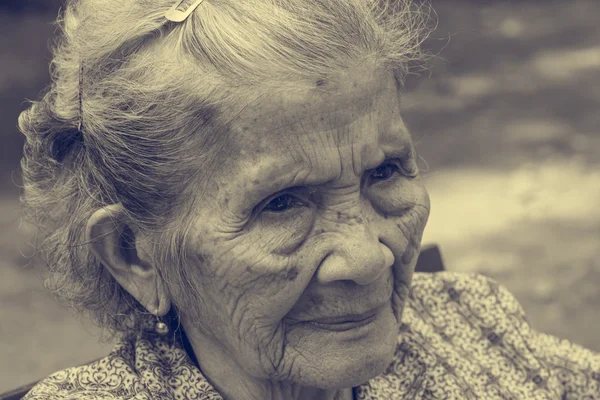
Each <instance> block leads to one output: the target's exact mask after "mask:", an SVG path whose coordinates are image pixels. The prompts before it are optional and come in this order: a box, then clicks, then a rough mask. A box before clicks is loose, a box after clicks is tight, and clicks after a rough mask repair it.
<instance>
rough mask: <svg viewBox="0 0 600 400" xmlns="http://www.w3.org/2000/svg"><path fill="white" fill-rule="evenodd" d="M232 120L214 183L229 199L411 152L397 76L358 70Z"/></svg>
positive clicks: (262, 103)
mask: <svg viewBox="0 0 600 400" xmlns="http://www.w3.org/2000/svg"><path fill="white" fill-rule="evenodd" d="M234 114H235V115H237V116H236V118H235V119H234V120H232V121H231V122H230V132H229V135H228V136H229V137H228V142H229V143H228V146H225V147H223V150H222V151H221V152H220V153H219V154H218V155H217V159H216V162H217V164H218V165H219V166H220V167H219V168H217V169H216V170H215V171H216V172H215V173H216V174H217V175H216V176H212V177H210V178H209V179H211V180H212V179H216V180H218V181H220V182H219V187H221V188H222V189H225V190H223V191H222V192H223V193H222V194H223V195H224V196H234V197H240V196H242V197H243V196H250V197H251V195H254V194H255V195H256V197H260V196H261V195H265V194H269V193H271V192H273V191H275V189H278V190H281V189H284V188H285V187H290V186H297V185H301V184H320V183H322V182H329V181H331V180H332V179H333V177H336V176H339V175H340V170H341V169H344V170H348V169H353V170H354V172H355V174H359V173H360V172H361V171H362V170H365V169H367V168H374V167H375V166H377V165H378V164H379V163H381V162H382V161H383V158H384V157H385V156H386V155H388V154H395V155H397V154H398V153H400V152H402V151H404V150H406V148H407V147H409V145H410V135H409V134H408V131H407V130H406V127H405V126H404V124H403V122H402V118H401V116H400V101H399V94H398V86H397V83H396V80H395V78H394V75H393V73H391V72H389V73H386V72H374V71H373V70H365V69H361V68H356V69H354V70H350V71H347V72H345V73H344V74H342V75H341V76H340V77H339V79H337V80H336V81H335V82H328V84H327V88H326V90H322V89H321V88H320V87H318V86H317V85H315V87H314V89H312V90H308V91H304V92H299V91H296V92H294V91H286V92H281V93H274V94H269V95H267V96H262V97H261V98H260V100H259V101H257V102H254V103H251V104H249V105H247V106H246V107H244V108H243V109H242V110H241V111H240V112H237V113H234ZM350 167H351V168H350ZM298 176H303V177H305V178H306V180H307V181H306V182H304V181H302V182H300V181H298V180H297V177H298ZM265 181H267V182H271V184H270V185H268V184H266V183H265ZM254 192H256V193H254ZM217 196H219V193H217Z"/></svg>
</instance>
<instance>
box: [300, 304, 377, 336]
mask: <svg viewBox="0 0 600 400" xmlns="http://www.w3.org/2000/svg"><path fill="white" fill-rule="evenodd" d="M378 311H379V308H377V309H373V310H371V311H368V312H366V313H363V314H347V315H342V316H335V317H325V318H318V319H313V320H310V321H306V322H307V323H308V324H309V325H310V326H312V327H313V328H317V329H322V330H327V331H335V332H343V331H347V330H350V329H356V328H360V327H362V326H365V325H368V324H370V323H371V322H373V320H375V319H376V318H377V314H378Z"/></svg>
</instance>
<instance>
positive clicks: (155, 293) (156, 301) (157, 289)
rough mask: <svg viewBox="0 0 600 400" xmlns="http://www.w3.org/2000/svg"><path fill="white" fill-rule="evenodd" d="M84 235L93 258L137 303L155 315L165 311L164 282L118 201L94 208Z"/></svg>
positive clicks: (140, 237) (167, 299)
mask: <svg viewBox="0 0 600 400" xmlns="http://www.w3.org/2000/svg"><path fill="white" fill-rule="evenodd" d="M86 239H87V243H89V244H90V246H91V250H92V252H93V254H94V255H95V256H96V258H97V259H98V260H99V261H100V262H101V263H102V264H103V265H104V267H105V268H106V269H107V270H108V271H109V272H110V273H111V274H112V276H113V277H114V278H115V279H116V280H117V282H119V284H120V285H121V287H123V289H125V290H127V292H129V293H130V294H131V295H132V296H133V297H135V298H136V299H137V301H138V302H139V303H140V304H141V305H143V306H144V307H145V308H146V309H147V310H148V311H150V312H151V313H153V314H156V315H158V316H162V315H165V314H166V313H167V312H168V311H169V309H170V308H171V300H170V298H169V295H168V292H167V289H166V286H165V284H164V282H162V279H161V278H160V275H159V274H158V273H157V270H156V266H155V265H153V262H152V258H151V257H150V256H149V253H148V252H147V251H145V250H144V248H143V247H144V245H143V243H144V240H142V239H143V238H142V235H141V233H140V232H137V231H136V230H134V228H133V227H132V226H131V224H129V223H128V220H127V217H126V213H125V210H124V208H123V206H122V204H121V203H119V204H113V205H110V206H106V207H103V208H101V209H99V210H97V211H96V212H94V214H93V215H92V216H91V217H90V219H89V220H88V223H87V229H86Z"/></svg>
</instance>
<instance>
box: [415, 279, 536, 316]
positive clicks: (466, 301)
mask: <svg viewBox="0 0 600 400" xmlns="http://www.w3.org/2000/svg"><path fill="white" fill-rule="evenodd" d="M431 298H435V300H436V301H437V302H439V303H457V304H463V305H474V304H477V303H482V304H485V305H486V310H488V311H491V310H492V309H495V310H496V311H498V312H501V313H503V314H511V315H515V316H520V317H521V318H524V319H525V318H526V316H525V313H524V311H523V309H522V308H521V305H520V304H519V302H518V301H517V299H516V298H515V297H514V296H513V295H512V294H511V293H510V292H509V291H508V289H506V287H504V286H503V285H501V284H499V283H498V282H496V281H495V280H494V279H492V278H490V277H487V276H485V275H481V274H478V273H461V272H450V271H444V272H437V273H415V275H414V277H413V281H412V285H411V291H410V300H409V301H410V302H413V303H414V302H418V303H422V302H423V301H427V300H428V299H431ZM473 311H476V310H473ZM480 311H482V310H480Z"/></svg>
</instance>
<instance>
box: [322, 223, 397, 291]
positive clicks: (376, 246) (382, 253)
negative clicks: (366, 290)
mask: <svg viewBox="0 0 600 400" xmlns="http://www.w3.org/2000/svg"><path fill="white" fill-rule="evenodd" d="M393 264H394V254H393V253H392V251H391V250H390V249H389V248H388V247H387V246H386V245H384V244H383V243H381V242H380V241H379V239H378V238H377V237H376V236H375V235H373V234H372V233H370V232H369V231H368V229H367V227H366V226H365V225H360V226H354V227H352V229H348V230H347V232H344V234H342V235H340V239H339V241H338V242H336V243H335V247H334V249H333V250H332V251H331V252H330V253H329V254H328V255H327V256H326V257H325V259H323V261H322V262H321V264H320V265H319V268H318V270H317V274H316V278H317V280H318V281H319V282H320V283H329V282H334V281H338V280H351V281H354V282H355V283H357V284H359V285H368V284H370V283H371V282H374V281H376V280H377V278H379V277H380V276H381V274H382V273H383V272H384V271H386V270H387V269H388V268H391V267H392V265H393Z"/></svg>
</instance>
